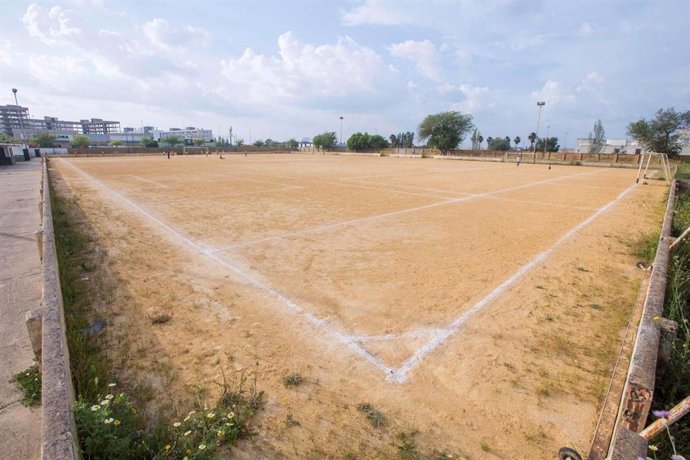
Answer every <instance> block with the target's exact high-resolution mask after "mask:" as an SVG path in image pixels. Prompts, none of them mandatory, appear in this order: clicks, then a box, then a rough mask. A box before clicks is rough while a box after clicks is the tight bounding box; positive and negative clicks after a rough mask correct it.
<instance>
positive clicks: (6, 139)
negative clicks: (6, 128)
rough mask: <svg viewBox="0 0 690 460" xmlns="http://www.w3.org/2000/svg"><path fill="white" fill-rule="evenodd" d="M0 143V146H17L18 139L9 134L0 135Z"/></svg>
mask: <svg viewBox="0 0 690 460" xmlns="http://www.w3.org/2000/svg"><path fill="white" fill-rule="evenodd" d="M0 143H2V144H18V143H19V139H17V138H16V137H12V136H10V135H9V134H5V133H0Z"/></svg>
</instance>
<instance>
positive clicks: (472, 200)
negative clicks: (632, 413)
mask: <svg viewBox="0 0 690 460" xmlns="http://www.w3.org/2000/svg"><path fill="white" fill-rule="evenodd" d="M51 170H52V177H53V183H54V185H55V186H56V189H57V191H58V192H59V193H61V194H65V195H67V196H74V197H76V199H77V200H78V204H79V207H80V209H81V210H82V212H83V218H84V225H86V226H88V228H89V229H90V231H92V232H93V234H94V235H95V238H96V240H97V242H98V244H99V246H101V247H103V248H104V249H105V250H106V251H107V257H106V260H107V270H108V277H109V279H110V280H111V282H112V283H113V285H114V286H116V291H115V293H114V294H113V296H112V298H109V299H107V301H104V302H102V306H101V309H102V315H103V316H104V317H106V318H107V319H108V321H109V324H110V327H109V329H108V340H109V342H110V343H111V345H112V353H113V356H114V358H115V359H116V361H117V362H118V364H119V365H120V366H121V367H122V372H123V374H124V375H126V376H128V378H129V379H131V381H133V382H134V381H137V380H140V379H142V378H147V379H149V381H150V382H151V383H152V384H153V386H154V387H155V388H156V389H157V390H159V393H158V395H157V398H158V399H160V400H161V401H165V400H167V399H169V398H170V395H174V396H175V397H180V398H185V395H187V396H186V398H187V399H189V395H190V391H191V389H193V388H199V387H201V388H205V389H207V390H208V391H209V392H210V393H211V394H213V392H214V391H216V389H217V386H216V385H214V383H213V382H217V381H219V380H220V379H221V368H223V369H225V370H228V371H229V372H230V373H232V372H233V371H235V372H241V371H243V370H249V371H251V372H255V373H256V374H257V377H258V382H259V387H260V388H261V389H263V390H265V391H266V394H267V405H266V408H265V409H264V411H263V412H262V414H261V416H260V419H259V424H260V426H259V428H258V431H259V434H260V435H259V436H258V437H257V438H255V439H254V440H253V441H252V442H251V443H248V444H247V445H245V446H244V447H243V449H244V452H245V454H246V455H248V456H262V457H263V456H265V457H276V458H281V457H307V458H323V457H334V458H343V457H348V456H350V457H352V456H356V457H360V458H371V457H380V458H389V457H390V456H392V455H397V453H398V451H399V447H400V446H401V445H403V444H404V442H405V441H409V442H413V443H414V445H415V446H416V451H417V452H419V453H420V454H422V455H423V456H431V455H432V454H434V453H436V454H440V453H447V454H451V455H453V457H454V458H506V459H512V458H531V459H534V458H554V455H555V452H556V451H557V449H558V448H559V447H562V446H571V447H576V448H578V449H580V450H581V451H587V450H588V448H589V443H590V441H591V438H592V435H593V432H594V427H595V425H596V422H597V415H598V409H599V407H600V406H601V404H602V401H603V398H604V396H605V392H606V388H607V385H608V381H609V378H610V374H611V368H612V366H613V364H614V362H615V360H616V357H617V353H618V350H619V348H620V343H621V337H622V335H623V333H624V331H625V328H626V326H627V322H628V318H629V316H630V312H631V311H632V307H633V303H634V300H635V298H636V294H637V288H638V286H639V283H640V280H641V278H642V273H641V271H640V270H639V269H637V268H636V267H635V262H636V259H635V257H634V255H633V249H632V248H633V246H634V244H635V242H636V241H637V240H638V239H639V238H640V237H641V236H643V235H646V234H648V233H650V232H653V231H654V230H655V229H657V228H658V226H659V223H660V219H661V215H662V212H663V209H664V203H665V194H666V192H667V187H666V185H665V183H664V182H662V181H649V184H647V185H641V184H640V185H637V186H635V185H634V181H635V175H636V171H633V170H624V169H603V168H602V169H600V168H583V167H564V166H557V167H553V168H552V169H551V170H549V169H547V167H546V166H544V165H529V164H523V165H522V166H520V167H519V168H518V167H515V165H514V164H500V163H480V162H462V161H444V160H421V159H400V158H370V157H331V156H318V155H314V156H309V155H290V156H287V155H274V156H270V155H256V156H251V155H250V156H249V157H246V158H245V157H244V156H241V157H240V156H230V157H227V158H226V159H225V160H220V159H219V158H218V157H216V156H213V155H212V156H210V157H175V158H173V159H171V160H166V159H165V158H164V157H144V158H82V159H60V160H53V161H51ZM157 311H165V312H168V313H169V314H170V315H171V316H172V320H171V321H170V322H168V323H165V324H152V321H151V317H152V315H154V314H155V312H157ZM292 372H299V373H300V374H301V375H302V376H303V377H305V378H306V382H305V383H303V384H302V385H300V386H299V387H297V388H285V387H284V386H283V383H282V379H283V377H284V376H286V375H287V374H289V373H292ZM365 402H366V403H370V404H371V405H372V406H373V407H375V408H376V409H377V410H379V411H381V413H383V414H384V415H385V417H386V420H387V423H386V425H385V426H383V427H380V428H373V427H372V426H371V425H370V424H369V422H368V421H367V419H366V417H365V415H363V414H362V413H361V412H360V411H358V410H357V407H356V406H357V405H358V404H359V403H365ZM288 420H294V421H297V422H298V425H296V424H293V423H286V422H288Z"/></svg>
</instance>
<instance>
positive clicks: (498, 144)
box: [488, 137, 510, 151]
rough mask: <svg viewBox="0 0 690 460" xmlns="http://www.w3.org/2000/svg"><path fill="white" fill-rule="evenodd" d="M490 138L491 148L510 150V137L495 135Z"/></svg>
mask: <svg viewBox="0 0 690 460" xmlns="http://www.w3.org/2000/svg"><path fill="white" fill-rule="evenodd" d="M489 139H491V140H490V141H488V143H489V150H501V151H506V150H510V137H503V138H501V137H494V138H489Z"/></svg>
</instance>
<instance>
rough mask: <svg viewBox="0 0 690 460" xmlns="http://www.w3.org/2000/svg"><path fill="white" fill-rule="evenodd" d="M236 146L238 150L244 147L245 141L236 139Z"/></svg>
mask: <svg viewBox="0 0 690 460" xmlns="http://www.w3.org/2000/svg"><path fill="white" fill-rule="evenodd" d="M235 145H236V146H237V148H240V147H243V146H244V139H235Z"/></svg>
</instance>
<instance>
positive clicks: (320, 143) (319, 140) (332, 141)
mask: <svg viewBox="0 0 690 460" xmlns="http://www.w3.org/2000/svg"><path fill="white" fill-rule="evenodd" d="M312 142H313V143H314V147H316V148H317V149H319V150H321V149H323V150H331V149H332V148H333V147H335V145H336V143H337V142H338V138H337V137H336V135H335V131H327V132H325V133H321V134H317V135H316V136H314V139H312Z"/></svg>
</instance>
